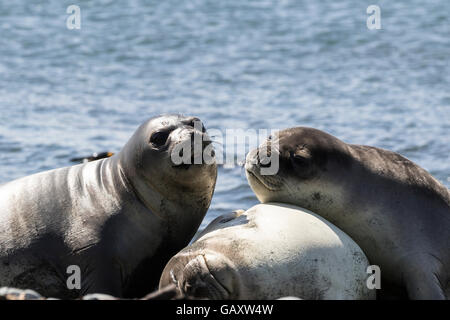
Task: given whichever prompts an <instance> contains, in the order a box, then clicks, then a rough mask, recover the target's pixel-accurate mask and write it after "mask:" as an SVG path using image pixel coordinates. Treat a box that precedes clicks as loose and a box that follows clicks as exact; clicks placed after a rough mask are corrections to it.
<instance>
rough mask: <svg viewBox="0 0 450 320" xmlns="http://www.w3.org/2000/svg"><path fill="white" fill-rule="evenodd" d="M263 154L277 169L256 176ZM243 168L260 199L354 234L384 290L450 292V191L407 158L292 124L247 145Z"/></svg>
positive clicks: (420, 294) (431, 295)
mask: <svg viewBox="0 0 450 320" xmlns="http://www.w3.org/2000/svg"><path fill="white" fill-rule="evenodd" d="M266 151H268V152H266ZM263 152H266V154H267V155H269V154H270V156H271V157H278V160H279V170H278V173H277V174H275V175H270V176H269V175H267V176H265V175H262V174H261V168H262V167H264V166H268V165H270V164H268V163H266V161H260V160H261V159H259V158H260V157H259V155H260V154H263ZM261 163H264V164H261ZM245 168H246V173H247V177H248V181H249V183H250V186H251V187H252V189H253V191H254V192H255V194H256V196H257V198H258V199H259V200H260V201H261V202H263V203H265V202H270V201H279V202H285V203H291V204H295V205H299V206H302V207H304V208H307V209H309V210H311V211H313V212H316V213H317V214H319V215H321V216H322V217H324V218H325V219H327V220H329V221H330V222H332V223H333V224H335V225H336V226H338V227H339V228H341V229H342V230H343V231H344V232H346V233H347V234H348V235H349V236H350V237H351V238H352V239H353V240H355V241H356V243H358V245H359V246H360V247H361V248H362V249H363V251H364V253H365V254H366V255H367V257H368V258H369V261H370V262H371V264H374V265H378V266H379V267H380V269H381V278H382V283H381V290H382V291H381V293H383V288H384V289H388V290H386V291H385V292H387V291H389V292H391V293H392V294H394V295H398V294H401V293H404V294H405V296H406V293H407V296H408V297H409V298H411V299H445V298H446V297H447V298H448V297H449V296H450V289H449V288H450V282H449V281H450V277H449V275H450V192H449V190H448V189H447V188H446V187H445V186H444V185H442V184H441V183H440V182H439V181H437V180H436V179H435V178H433V177H432V176H431V175H430V174H429V173H428V172H427V171H425V170H424V169H422V168H421V167H419V166H418V165H416V164H414V163H413V162H411V161H410V160H408V159H406V158H404V157H402V156H401V155H399V154H397V153H395V152H391V151H387V150H383V149H379V148H375V147H369V146H362V145H352V144H347V143H344V142H343V141H341V140H339V139H337V138H335V137H333V136H331V135H329V134H327V133H325V132H323V131H320V130H316V129H312V128H304V127H297V128H291V129H286V130H282V131H280V132H278V133H277V134H275V135H274V136H273V137H269V138H268V140H267V141H266V142H265V143H263V144H262V145H261V146H260V147H259V148H257V149H255V150H253V151H251V152H250V153H249V154H248V155H247V160H246V165H245ZM391 293H390V294H391Z"/></svg>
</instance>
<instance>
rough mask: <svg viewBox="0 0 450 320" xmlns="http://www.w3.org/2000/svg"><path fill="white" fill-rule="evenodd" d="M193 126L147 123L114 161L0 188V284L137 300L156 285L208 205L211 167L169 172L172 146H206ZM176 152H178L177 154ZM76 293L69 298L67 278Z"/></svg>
mask: <svg viewBox="0 0 450 320" xmlns="http://www.w3.org/2000/svg"><path fill="white" fill-rule="evenodd" d="M196 123H200V121H199V120H198V119H197V118H194V117H184V116H180V115H166V116H158V117H154V118H152V119H150V120H148V121H147V122H145V123H143V124H142V125H141V126H140V127H139V129H137V131H136V132H135V133H134V135H133V136H132V137H131V138H130V140H129V141H128V142H127V144H126V145H125V146H124V147H123V149H122V150H121V151H120V153H118V154H116V155H114V156H113V157H110V158H106V159H102V160H98V161H94V162H88V163H85V164H80V165H76V166H72V167H67V168H62V169H56V170H52V171H48V172H43V173H38V174H35V175H31V176H28V177H24V178H22V179H19V180H15V181H12V182H9V183H7V184H4V185H2V186H1V187H0V286H9V287H17V288H22V289H29V288H30V289H33V290H36V291H38V292H40V293H41V294H43V295H44V296H52V297H59V298H76V297H79V296H82V295H85V294H87V293H105V294H110V295H114V296H117V297H140V296H143V295H145V294H147V293H148V292H150V291H152V290H153V288H154V287H157V286H158V281H159V277H160V275H161V271H162V269H163V267H164V266H165V264H166V263H167V261H168V260H169V259H170V257H171V256H173V255H174V254H175V253H176V252H178V251H179V250H180V249H181V248H183V247H184V246H186V245H187V244H188V243H189V241H190V240H191V238H192V237H193V236H194V234H195V232H196V231H197V229H198V227H199V225H200V223H201V221H202V220H203V217H204V215H205V214H206V211H207V209H208V207H209V205H210V202H211V198H212V195H213V192H214V187H215V182H216V177H217V167H216V164H215V160H214V158H213V161H212V162H211V163H205V162H203V163H201V164H189V163H184V162H183V163H181V164H178V165H175V164H174V163H173V161H172V157H171V154H172V151H173V150H174V149H176V148H177V146H179V145H180V144H183V145H186V143H188V145H189V147H192V148H195V147H196V145H195V143H192V140H194V139H195V138H196V137H199V138H201V141H202V142H201V147H202V148H204V149H202V150H203V151H206V148H208V147H212V145H211V144H210V141H209V137H208V135H207V133H206V131H205V129H204V127H203V125H201V123H200V124H199V126H200V127H199V128H200V129H198V128H197V129H196V128H194V126H195V124H196ZM182 150H183V149H182ZM73 265H74V266H78V267H79V269H78V271H79V275H80V276H81V289H80V290H76V289H78V288H76V278H71V279H70V281H72V282H71V283H72V285H73V286H75V288H76V289H75V290H69V289H68V286H67V282H68V280H69V279H68V278H69V277H71V276H72V275H73V276H77V274H76V272H77V270H76V268H72V269H70V273H69V274H68V273H67V272H68V269H67V268H68V266H73Z"/></svg>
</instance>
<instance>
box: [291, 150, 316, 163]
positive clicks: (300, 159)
mask: <svg viewBox="0 0 450 320" xmlns="http://www.w3.org/2000/svg"><path fill="white" fill-rule="evenodd" d="M289 155H290V159H291V161H292V162H293V163H294V164H295V165H298V166H307V165H309V163H310V161H311V155H310V153H309V152H308V151H306V150H305V149H303V150H300V151H297V152H293V151H291V152H290V153H289Z"/></svg>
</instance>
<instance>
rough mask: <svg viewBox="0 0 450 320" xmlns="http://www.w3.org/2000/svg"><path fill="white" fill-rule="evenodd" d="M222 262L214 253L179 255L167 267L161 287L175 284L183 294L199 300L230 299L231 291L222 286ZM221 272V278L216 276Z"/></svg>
mask: <svg viewBox="0 0 450 320" xmlns="http://www.w3.org/2000/svg"><path fill="white" fill-rule="evenodd" d="M218 259H219V260H222V259H220V257H218V256H217V255H216V254H215V253H214V252H211V253H209V252H208V253H204V252H197V253H195V252H188V253H179V254H177V255H176V256H175V257H173V258H172V259H171V260H170V261H169V263H168V264H167V266H166V267H165V269H164V271H163V274H162V276H161V280H160V283H159V287H160V288H163V287H165V286H167V285H170V284H175V285H176V287H177V290H179V291H180V292H181V293H182V294H185V295H188V296H190V297H194V298H199V299H214V300H218V299H228V298H229V295H230V294H229V291H228V289H227V288H226V287H225V286H224V285H222V283H221V282H220V279H219V278H222V277H221V275H220V274H221V273H222V272H223V270H222V268H221V267H222V264H221V263H219V264H217V261H218ZM214 271H216V272H219V277H218V278H217V277H216V276H215V275H214V273H215V272H214Z"/></svg>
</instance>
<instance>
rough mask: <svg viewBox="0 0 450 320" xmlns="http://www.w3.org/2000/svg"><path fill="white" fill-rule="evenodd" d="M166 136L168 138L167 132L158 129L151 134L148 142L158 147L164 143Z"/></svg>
mask: <svg viewBox="0 0 450 320" xmlns="http://www.w3.org/2000/svg"><path fill="white" fill-rule="evenodd" d="M167 138H169V132H167V131H158V132H155V133H154V134H152V136H151V138H150V142H151V143H152V144H153V145H154V146H156V147H160V146H162V145H164V144H166V141H167Z"/></svg>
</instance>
